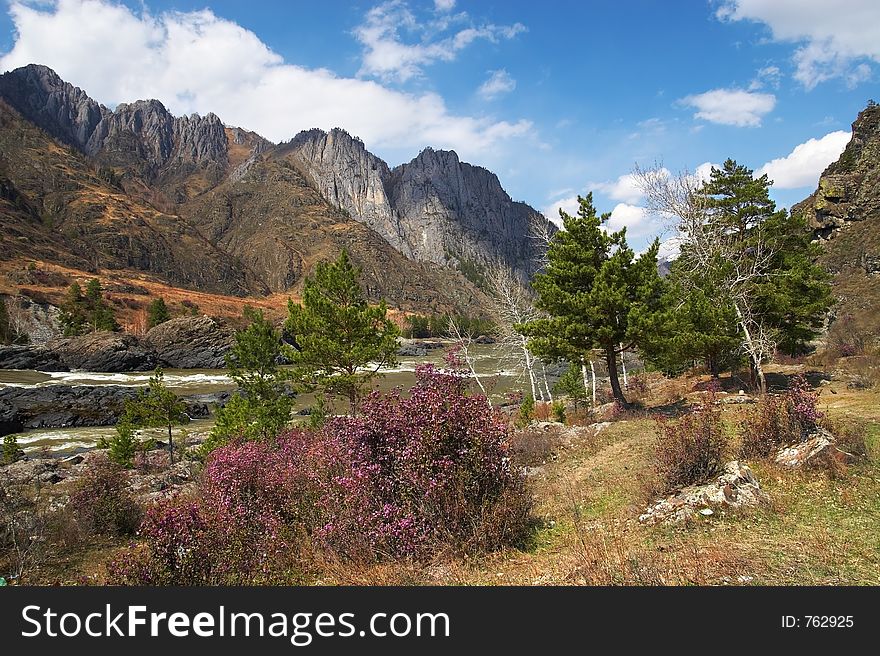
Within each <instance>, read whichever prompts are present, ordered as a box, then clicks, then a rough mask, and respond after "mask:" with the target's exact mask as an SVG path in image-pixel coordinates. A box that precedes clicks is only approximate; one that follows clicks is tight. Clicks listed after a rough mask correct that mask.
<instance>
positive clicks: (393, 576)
mask: <svg viewBox="0 0 880 656" xmlns="http://www.w3.org/2000/svg"><path fill="white" fill-rule="evenodd" d="M797 370H798V367H787V368H777V369H776V371H775V373H776V376H777V378H776V379H777V380H784V378H783V377H784V376H785V375H786V374H790V373H792V372H794V371H797ZM705 382H706V380H705V379H700V378H690V379H678V380H674V381H664V380H662V379H661V378H660V377H659V376H657V377H655V378H653V379H652V383H651V386H650V389H649V391H648V392H646V393H645V394H643V395H642V397H643V398H642V399H641V401H640V407H639V409H638V410H635V411H631V412H629V413H627V414H624V415H622V416H620V417H618V418H616V419H614V420H611V421H607V422H601V423H594V422H593V420H591V419H588V418H585V417H584V418H580V419H579V418H577V417H575V418H574V419H575V421H573V422H571V423H570V424H569V425H567V426H565V427H562V426H561V425H559V426H557V427H555V428H550V429H548V430H544V429H536V428H532V429H528V430H527V431H525V432H522V433H519V434H516V435H515V436H514V442H515V444H516V446H517V451H516V454H515V459H516V460H518V461H519V463H520V464H521V465H527V466H528V470H527V471H528V473H529V476H528V485H529V487H530V489H531V491H532V493H533V495H534V498H535V510H534V516H535V526H534V531H533V532H532V534H531V537H530V539H529V541H528V543H527V544H523V545H521V546H520V547H519V548H515V549H514V548H511V549H507V550H504V551H501V552H496V553H492V554H489V555H486V556H481V557H477V558H471V559H466V558H460V557H452V556H450V557H446V558H440V559H438V560H437V561H435V562H434V563H431V564H429V565H424V564H416V563H413V564H401V563H394V564H389V565H377V566H369V567H352V566H351V565H347V564H341V563H326V564H324V565H323V567H322V569H323V572H324V573H323V575H322V576H321V577H320V578H319V580H317V581H316V583H318V584H329V585H336V584H348V585H389V584H394V585H425V584H430V585H559V584H574V585H880V390H878V389H877V388H874V389H870V390H864V389H850V388H849V387H847V386H846V384H845V383H838V382H831V383H830V384H825V385H822V386H821V389H822V393H821V395H820V408H821V409H822V411H823V412H824V413H825V414H826V415H827V417H828V418H829V419H830V420H831V421H832V422H835V423H837V424H841V423H847V424H849V425H851V426H852V425H857V426H860V427H862V428H863V429H864V432H865V435H866V436H867V437H866V444H867V447H868V448H867V450H868V456H867V457H864V458H861V459H860V460H858V461H857V462H854V463H852V464H850V465H848V466H847V467H846V468H845V469H841V468H835V469H833V470H831V471H829V470H824V469H810V470H805V471H791V470H784V469H782V468H780V467H777V466H775V465H773V464H772V463H769V462H749V463H748V464H749V465H750V466H751V467H752V468H753V471H754V472H755V474H756V476H757V478H758V480H759V482H760V484H761V487H762V488H763V489H764V490H765V491H766V493H767V494H768V495H769V498H770V503H769V505H767V506H764V507H759V508H757V509H751V510H748V511H734V512H725V511H721V512H716V513H715V514H714V515H712V516H709V517H703V516H701V515H695V517H696V519H694V520H692V521H690V522H688V523H686V524H683V525H679V526H672V527H670V526H662V525H658V526H645V525H642V524H640V523H639V522H638V516H639V515H640V514H641V513H642V512H644V510H645V508H646V506H647V505H648V502H649V501H650V496H649V495H650V493H649V492H648V489H647V485H646V482H647V481H649V480H650V478H651V475H652V471H653V464H652V463H653V458H654V444H655V440H656V420H657V418H658V417H660V416H670V415H675V414H678V413H681V412H684V411H686V410H687V404H689V403H693V402H695V401H698V400H699V399H700V398H701V394H702V392H699V391H697V392H694V391H691V390H694V389H695V388H696V389H698V390H699V389H700V388H701V387H704V386H705ZM723 382H724V383H725V384H726V387H728V388H730V389H735V388H736V387H737V381H735V380H730V379H727V380H724V381H723ZM682 394H684V399H683V400H682V399H678V400H677V402H676V401H675V400H676V397H679V396H681V395H682ZM723 407H724V411H723V412H724V417H725V419H726V421H727V425H728V427H729V430H730V432H731V434H733V433H735V431H736V426H737V425H738V423H739V421H740V420H741V419H742V417H743V413H745V412H748V408H749V407H750V406H747V405H725V406H723ZM734 449H735V444H734V445H732V446H731V451H733V450H734ZM128 542H129V541H128V540H123V539H102V540H99V541H97V542H91V543H89V544H80V545H78V547H77V548H75V549H72V550H65V549H60V550H59V551H58V552H57V554H56V557H55V558H54V559H53V560H52V561H51V562H44V563H42V564H41V565H39V566H38V567H35V568H33V569H32V570H31V571H30V573H29V575H28V576H27V577H26V579H27V580H26V581H25V580H23V581H22V582H30V583H57V582H65V583H77V582H87V581H91V582H100V581H101V580H102V572H103V563H105V562H107V561H108V560H109V559H110V558H112V557H113V555H114V554H116V553H118V550H119V548H121V547H122V546H123V545H124V544H126V543H128Z"/></svg>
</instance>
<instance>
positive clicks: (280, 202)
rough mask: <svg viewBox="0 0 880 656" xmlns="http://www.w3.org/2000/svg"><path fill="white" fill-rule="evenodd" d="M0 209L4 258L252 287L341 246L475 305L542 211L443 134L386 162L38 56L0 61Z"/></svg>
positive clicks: (334, 139) (402, 291) (383, 289)
mask: <svg viewBox="0 0 880 656" xmlns="http://www.w3.org/2000/svg"><path fill="white" fill-rule="evenodd" d="M0 210H2V212H3V220H4V228H7V229H5V230H4V231H3V234H2V235H0V255H3V256H4V258H9V257H16V258H21V259H26V258H32V259H42V260H44V261H46V262H49V263H57V264H63V265H64V266H67V267H73V268H74V269H78V270H82V271H92V272H94V271H98V270H101V269H107V270H117V271H120V270H130V271H134V272H145V273H147V274H149V275H152V276H155V277H156V279H157V280H160V281H163V282H166V283H168V284H172V285H176V286H180V287H185V288H190V289H193V290H202V291H207V292H212V293H220V294H232V295H238V296H248V295H266V294H271V293H276V292H281V293H286V292H293V293H295V292H296V290H297V289H298V288H299V287H300V286H301V284H302V282H303V279H304V277H305V276H306V275H308V274H309V273H310V271H311V270H312V268H313V267H314V265H315V264H316V263H317V262H318V261H320V260H321V259H325V258H332V257H335V256H336V255H337V254H338V253H339V251H340V250H341V249H342V248H346V249H348V250H349V251H350V252H351V255H352V259H353V260H354V262H355V263H356V264H357V265H358V266H360V267H362V268H363V270H364V283H365V286H366V288H367V292H368V294H369V296H370V297H371V298H373V299H376V298H379V297H384V298H386V299H387V300H388V301H389V303H391V304H392V305H396V306H398V307H401V308H402V309H409V310H420V311H438V312H439V311H443V312H446V311H455V312H478V311H479V310H480V308H481V307H484V306H485V302H486V299H485V296H484V295H483V294H482V292H481V291H480V290H479V289H478V288H477V287H476V286H475V284H474V282H479V281H480V279H481V276H482V272H483V271H484V270H485V268H486V267H487V266H488V265H489V264H490V263H493V262H496V261H502V262H505V263H507V264H509V265H510V266H511V267H512V268H514V269H515V270H517V271H519V272H520V273H521V275H522V276H523V277H525V276H527V275H528V273H529V272H530V269H531V261H532V252H531V248H532V246H531V240H530V239H529V237H528V232H529V222H530V221H532V220H542V219H543V217H541V216H540V214H538V213H537V212H536V211H535V210H533V209H532V208H530V207H528V206H527V205H525V204H523V203H515V202H513V201H512V200H511V199H510V197H509V196H508V195H507V194H506V192H504V190H503V189H502V188H501V185H500V183H499V182H498V179H497V177H496V176H495V175H494V174H492V173H491V172H489V171H487V170H486V169H483V168H480V167H476V166H471V165H469V164H466V163H463V162H460V161H459V159H458V157H457V155H456V154H455V153H454V152H451V151H434V150H432V149H430V148H428V149H425V150H424V151H423V152H422V153H421V154H420V155H419V156H418V157H417V158H415V159H414V160H413V161H412V162H409V163H408V164H404V165H401V166H398V167H396V168H395V169H393V170H392V169H390V168H389V167H388V165H387V164H385V162H383V161H382V160H381V159H379V158H378V157H376V156H374V155H372V154H371V153H370V152H369V151H367V150H366V148H365V147H364V144H363V143H362V142H361V141H360V140H358V139H356V138H354V137H351V136H350V135H348V134H347V133H346V132H344V131H343V130H338V129H337V130H332V131H331V132H329V133H325V132H323V131H320V130H310V131H307V132H302V133H300V134H299V135H297V137H295V138H294V139H293V140H291V141H290V142H287V143H283V144H278V145H276V144H272V143H271V142H269V141H267V140H266V139H264V138H262V137H261V136H259V135H257V134H255V133H253V132H249V131H247V130H244V129H242V128H237V127H232V126H228V125H224V124H223V122H222V121H221V120H220V118H218V117H217V116H216V115H214V114H207V115H205V116H199V115H197V114H193V115H191V116H183V117H175V116H173V115H172V114H171V113H170V112H169V111H168V110H167V109H166V108H165V106H164V105H163V104H162V103H161V102H160V101H158V100H139V101H136V102H133V103H126V104H121V105H119V106H117V107H116V108H115V109H114V110H110V109H108V108H107V107H104V106H103V105H101V104H99V103H97V102H96V101H94V100H92V99H91V98H90V97H89V96H88V95H87V94H86V93H85V92H84V91H82V90H81V89H79V88H77V87H75V86H73V85H71V84H69V83H68V82H65V81H64V80H62V79H61V78H60V77H59V76H58V75H57V74H55V73H54V71H52V70H51V69H49V68H46V67H45V66H39V65H29V66H26V67H23V68H20V69H16V70H14V71H11V72H8V73H5V74H3V75H2V76H0ZM468 278H469V279H470V280H468Z"/></svg>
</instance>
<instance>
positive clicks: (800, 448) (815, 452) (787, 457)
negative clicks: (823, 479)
mask: <svg viewBox="0 0 880 656" xmlns="http://www.w3.org/2000/svg"><path fill="white" fill-rule="evenodd" d="M836 442H837V441H836V440H835V439H834V436H833V435H832V434H831V433H829V432H828V431H827V430H824V429H820V430H818V431H816V432H815V433H813V434H812V435H809V436H808V437H807V439H806V440H804V441H803V442H799V443H797V444H791V445H789V446H786V447H783V448H782V449H780V450H779V451H778V452H777V454H776V458H775V461H776V464H777V465H780V466H782V467H787V468H789V469H800V468H804V467H817V466H818V467H825V466H828V465H830V464H832V463H833V462H834V461H837V462H841V463H847V462H850V461H852V460H853V459H854V456H853V455H852V454H851V453H847V452H846V451H843V450H841V449H840V448H838V447H837V444H836Z"/></svg>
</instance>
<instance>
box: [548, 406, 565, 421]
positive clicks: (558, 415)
mask: <svg viewBox="0 0 880 656" xmlns="http://www.w3.org/2000/svg"><path fill="white" fill-rule="evenodd" d="M550 410H551V413H552V415H553V421H557V422H559V423H560V424H564V423H565V404H564V403H563V402H562V401H554V402H553V405H552V406H551V407H550Z"/></svg>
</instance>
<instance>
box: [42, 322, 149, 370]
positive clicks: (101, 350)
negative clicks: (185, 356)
mask: <svg viewBox="0 0 880 656" xmlns="http://www.w3.org/2000/svg"><path fill="white" fill-rule="evenodd" d="M48 346H49V348H50V349H52V350H53V351H55V353H56V354H57V355H58V356H59V357H60V358H61V360H62V361H63V362H64V364H65V365H67V366H68V367H70V368H71V369H82V370H84V371H103V372H108V373H121V372H126V371H149V370H151V369H155V367H156V356H155V355H154V354H153V353H152V352H151V351H148V350H147V349H145V348H143V347H142V346H141V345H140V344H139V343H138V340H137V338H136V337H134V336H133V335H125V334H122V333H111V332H107V331H99V332H96V333H91V334H89V335H82V336H80V337H64V338H60V339H55V340H52V341H51V342H49V344H48Z"/></svg>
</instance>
